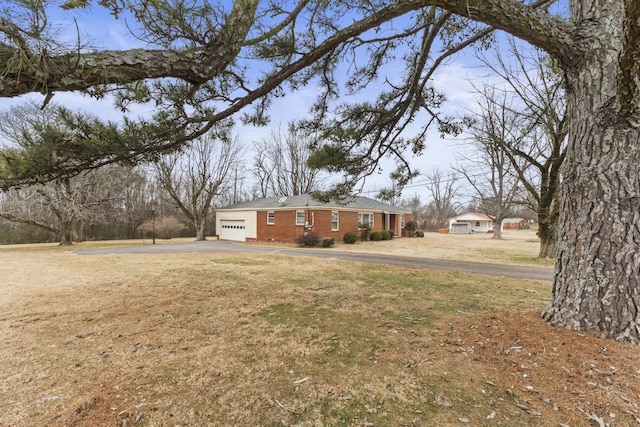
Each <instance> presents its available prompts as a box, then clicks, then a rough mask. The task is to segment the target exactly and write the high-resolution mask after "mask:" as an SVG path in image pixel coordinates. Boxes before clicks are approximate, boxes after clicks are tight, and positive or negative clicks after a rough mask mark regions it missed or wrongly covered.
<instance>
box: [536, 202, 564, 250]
mask: <svg viewBox="0 0 640 427" xmlns="http://www.w3.org/2000/svg"><path fill="white" fill-rule="evenodd" d="M558 204H559V203H558V201H557V197H555V198H554V200H553V202H552V205H551V206H541V205H540V206H539V209H538V237H539V238H540V251H539V252H538V258H555V256H556V246H557V229H558V228H557V226H558V209H559V206H557V205H558Z"/></svg>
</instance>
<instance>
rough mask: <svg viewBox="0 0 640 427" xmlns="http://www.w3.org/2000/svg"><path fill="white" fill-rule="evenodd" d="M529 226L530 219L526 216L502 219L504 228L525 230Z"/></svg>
mask: <svg viewBox="0 0 640 427" xmlns="http://www.w3.org/2000/svg"><path fill="white" fill-rule="evenodd" d="M527 228H529V221H527V220H526V219H524V218H505V219H503V220H502V229H503V230H525V229H527Z"/></svg>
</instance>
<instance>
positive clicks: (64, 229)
mask: <svg viewBox="0 0 640 427" xmlns="http://www.w3.org/2000/svg"><path fill="white" fill-rule="evenodd" d="M118 169H119V168H117V167H107V168H105V169H102V170H95V171H88V172H85V173H83V174H81V175H78V176H76V177H74V178H65V179H60V180H55V181H51V182H49V183H47V184H39V185H33V186H30V187H26V188H24V189H13V190H9V191H8V192H7V195H6V197H5V198H4V202H3V203H2V205H1V206H0V217H1V218H4V219H6V220H9V221H12V222H17V223H22V224H29V225H32V226H36V227H39V228H41V229H43V230H46V231H49V232H51V233H54V234H55V235H57V236H58V238H59V241H60V244H61V245H70V244H72V243H73V242H74V241H82V240H85V238H86V235H85V232H86V226H87V225H89V224H92V223H94V222H99V221H104V220H105V219H106V211H107V209H108V206H110V205H111V204H112V203H114V201H115V200H116V198H118V197H120V189H121V187H120V186H119V183H120V182H121V181H119V180H118V179H114V176H115V175H117V173H118V172H117V170H118Z"/></svg>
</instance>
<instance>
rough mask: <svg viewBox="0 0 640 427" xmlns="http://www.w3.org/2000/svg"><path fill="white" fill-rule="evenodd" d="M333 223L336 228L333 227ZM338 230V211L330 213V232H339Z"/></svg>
mask: <svg viewBox="0 0 640 427" xmlns="http://www.w3.org/2000/svg"><path fill="white" fill-rule="evenodd" d="M333 214H335V216H336V217H335V220H334V219H333ZM334 222H335V224H336V226H335V227H334V226H333V223H334ZM339 230H340V211H331V231H339Z"/></svg>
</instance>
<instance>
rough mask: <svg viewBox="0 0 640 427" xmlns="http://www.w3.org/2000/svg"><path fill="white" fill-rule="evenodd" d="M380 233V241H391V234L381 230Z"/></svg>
mask: <svg viewBox="0 0 640 427" xmlns="http://www.w3.org/2000/svg"><path fill="white" fill-rule="evenodd" d="M380 233H382V240H391V233H390V232H389V231H387V230H383V231H381V232H380Z"/></svg>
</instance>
